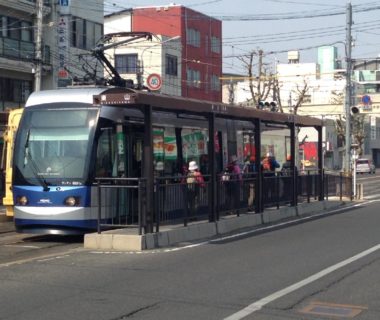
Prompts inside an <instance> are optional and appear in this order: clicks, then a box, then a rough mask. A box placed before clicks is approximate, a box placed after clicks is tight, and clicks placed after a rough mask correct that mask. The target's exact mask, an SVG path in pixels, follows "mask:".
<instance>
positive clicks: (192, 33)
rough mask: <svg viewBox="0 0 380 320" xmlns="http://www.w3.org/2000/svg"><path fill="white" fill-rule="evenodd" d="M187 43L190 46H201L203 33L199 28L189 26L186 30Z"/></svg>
mask: <svg viewBox="0 0 380 320" xmlns="http://www.w3.org/2000/svg"><path fill="white" fill-rule="evenodd" d="M186 43H187V44H188V45H190V46H194V47H198V48H199V47H200V46H201V33H200V32H199V31H198V30H195V29H192V28H188V29H187V31H186Z"/></svg>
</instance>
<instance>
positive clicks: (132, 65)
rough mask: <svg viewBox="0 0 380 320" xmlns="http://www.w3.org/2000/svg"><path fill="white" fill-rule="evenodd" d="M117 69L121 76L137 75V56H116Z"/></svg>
mask: <svg viewBox="0 0 380 320" xmlns="http://www.w3.org/2000/svg"><path fill="white" fill-rule="evenodd" d="M115 68H116V70H117V72H119V73H120V74H123V73H137V54H115Z"/></svg>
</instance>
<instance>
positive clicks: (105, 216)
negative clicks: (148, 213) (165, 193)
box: [96, 178, 146, 235]
mask: <svg viewBox="0 0 380 320" xmlns="http://www.w3.org/2000/svg"><path fill="white" fill-rule="evenodd" d="M96 181H97V187H98V188H97V210H98V228H97V231H98V233H101V231H102V229H111V228H118V227H121V228H124V227H134V228H138V233H139V234H140V235H141V234H142V228H143V226H144V220H145V218H144V217H145V214H144V213H145V205H144V204H145V203H146V179H142V178H97V179H96Z"/></svg>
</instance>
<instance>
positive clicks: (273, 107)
mask: <svg viewBox="0 0 380 320" xmlns="http://www.w3.org/2000/svg"><path fill="white" fill-rule="evenodd" d="M257 108H258V109H261V110H269V111H272V112H276V111H277V103H276V102H274V101H272V102H268V101H259V103H258V105H257Z"/></svg>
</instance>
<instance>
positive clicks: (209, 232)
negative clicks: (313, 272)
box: [84, 201, 345, 251]
mask: <svg viewBox="0 0 380 320" xmlns="http://www.w3.org/2000/svg"><path fill="white" fill-rule="evenodd" d="M344 205H345V202H344V201H318V202H313V203H301V204H299V205H298V206H297V207H282V208H280V209H278V210H273V211H266V212H264V213H262V214H254V213H252V214H244V215H241V216H239V217H229V218H225V219H221V220H219V221H216V222H204V223H197V224H192V225H189V226H187V227H179V228H173V229H170V230H165V231H160V232H158V233H148V234H143V235H135V234H127V232H128V231H127V229H117V230H111V231H105V232H103V233H101V234H98V233H90V234H86V235H85V237H84V248H85V249H101V250H117V251H143V250H151V249H157V248H166V247H170V246H174V245H176V244H179V243H183V242H191V241H200V240H205V239H211V238H215V237H218V236H222V235H226V234H230V233H233V232H239V231H242V230H243V229H247V228H254V227H257V226H260V225H266V224H271V223H274V222H280V221H283V220H289V219H295V222H296V221H297V218H301V217H303V216H312V215H313V214H317V213H321V212H323V211H326V210H331V209H337V208H339V207H343V206H344Z"/></svg>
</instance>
